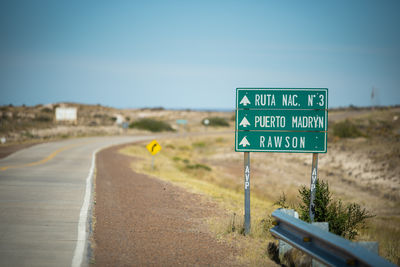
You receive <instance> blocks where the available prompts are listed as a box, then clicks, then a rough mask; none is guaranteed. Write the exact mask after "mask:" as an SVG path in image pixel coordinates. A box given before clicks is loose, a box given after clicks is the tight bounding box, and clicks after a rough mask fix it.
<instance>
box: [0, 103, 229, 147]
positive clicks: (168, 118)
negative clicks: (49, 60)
mask: <svg viewBox="0 0 400 267" xmlns="http://www.w3.org/2000/svg"><path fill="white" fill-rule="evenodd" d="M58 107H66V108H69V107H74V108H77V120H76V121H74V122H63V121H56V120H55V112H56V108H58ZM212 117H221V118H223V119H224V120H225V121H226V122H227V123H228V124H231V125H233V123H234V122H233V112H213V111H193V110H165V109H163V108H143V109H116V108H111V107H104V106H101V105H83V104H76V103H58V104H48V105H37V106H15V107H14V106H2V107H0V138H5V140H6V144H10V143H11V144H14V143H21V142H30V141H46V140H51V139H56V138H68V137H79V136H93V135H116V134H132V133H135V132H138V131H140V130H138V129H133V128H130V127H129V125H131V124H132V123H134V122H136V121H139V120H142V119H144V118H149V119H153V120H157V121H163V122H165V123H167V124H169V125H170V126H171V128H172V129H173V130H175V131H185V132H196V131H202V130H205V128H206V127H205V125H203V124H202V121H203V120H204V119H206V118H212ZM123 124H125V126H128V128H126V127H122V126H123Z"/></svg>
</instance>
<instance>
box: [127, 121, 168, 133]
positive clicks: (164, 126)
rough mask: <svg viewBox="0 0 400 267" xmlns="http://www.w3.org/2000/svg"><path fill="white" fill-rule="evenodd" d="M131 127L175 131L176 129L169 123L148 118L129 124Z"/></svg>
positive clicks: (156, 130) (154, 130)
mask: <svg viewBox="0 0 400 267" xmlns="http://www.w3.org/2000/svg"><path fill="white" fill-rule="evenodd" d="M129 128H137V129H142V130H148V131H151V132H162V131H174V129H173V128H172V127H171V125H169V124H168V123H166V122H163V121H158V120H154V119H148V118H144V119H140V120H137V121H135V122H132V123H131V124H130V125H129Z"/></svg>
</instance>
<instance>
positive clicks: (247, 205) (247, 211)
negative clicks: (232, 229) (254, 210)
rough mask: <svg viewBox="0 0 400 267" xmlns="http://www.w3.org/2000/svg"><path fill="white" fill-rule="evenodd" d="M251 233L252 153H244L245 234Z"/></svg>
mask: <svg viewBox="0 0 400 267" xmlns="http://www.w3.org/2000/svg"><path fill="white" fill-rule="evenodd" d="M249 233H250V152H244V234H245V235H248V234H249Z"/></svg>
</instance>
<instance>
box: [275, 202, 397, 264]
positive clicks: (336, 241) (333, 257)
mask: <svg viewBox="0 0 400 267" xmlns="http://www.w3.org/2000/svg"><path fill="white" fill-rule="evenodd" d="M272 217H274V218H275V223H276V226H275V227H273V228H271V230H270V232H271V234H272V235H273V236H275V237H276V238H278V239H281V240H283V241H285V242H287V243H289V244H290V245H292V246H293V247H296V248H298V249H300V250H301V251H303V252H305V253H307V254H309V255H310V256H312V257H313V258H315V259H316V260H318V261H320V262H322V263H324V264H326V265H329V266H379V267H381V266H382V267H384V266H396V265H394V264H392V263H391V262H389V261H387V260H385V259H383V258H382V257H380V256H379V255H377V254H375V253H373V252H370V251H369V250H367V249H366V248H364V247H362V246H360V245H358V244H357V243H353V242H351V241H349V240H347V239H344V238H342V237H340V236H337V235H335V234H332V233H329V232H326V231H323V230H322V229H320V228H318V227H316V226H315V225H311V224H309V223H306V222H304V221H301V220H299V219H296V218H294V217H292V216H290V215H287V214H285V213H284V212H282V211H281V210H280V209H277V210H275V211H274V212H273V213H272Z"/></svg>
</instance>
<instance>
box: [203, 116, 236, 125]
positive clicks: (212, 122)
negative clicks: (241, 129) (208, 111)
mask: <svg viewBox="0 0 400 267" xmlns="http://www.w3.org/2000/svg"><path fill="white" fill-rule="evenodd" d="M207 119H208V121H209V124H208V125H209V126H213V127H228V126H229V122H228V121H227V120H226V119H225V118H222V117H211V118H207ZM205 120H206V119H203V120H202V123H203V124H204V121H205Z"/></svg>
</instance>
